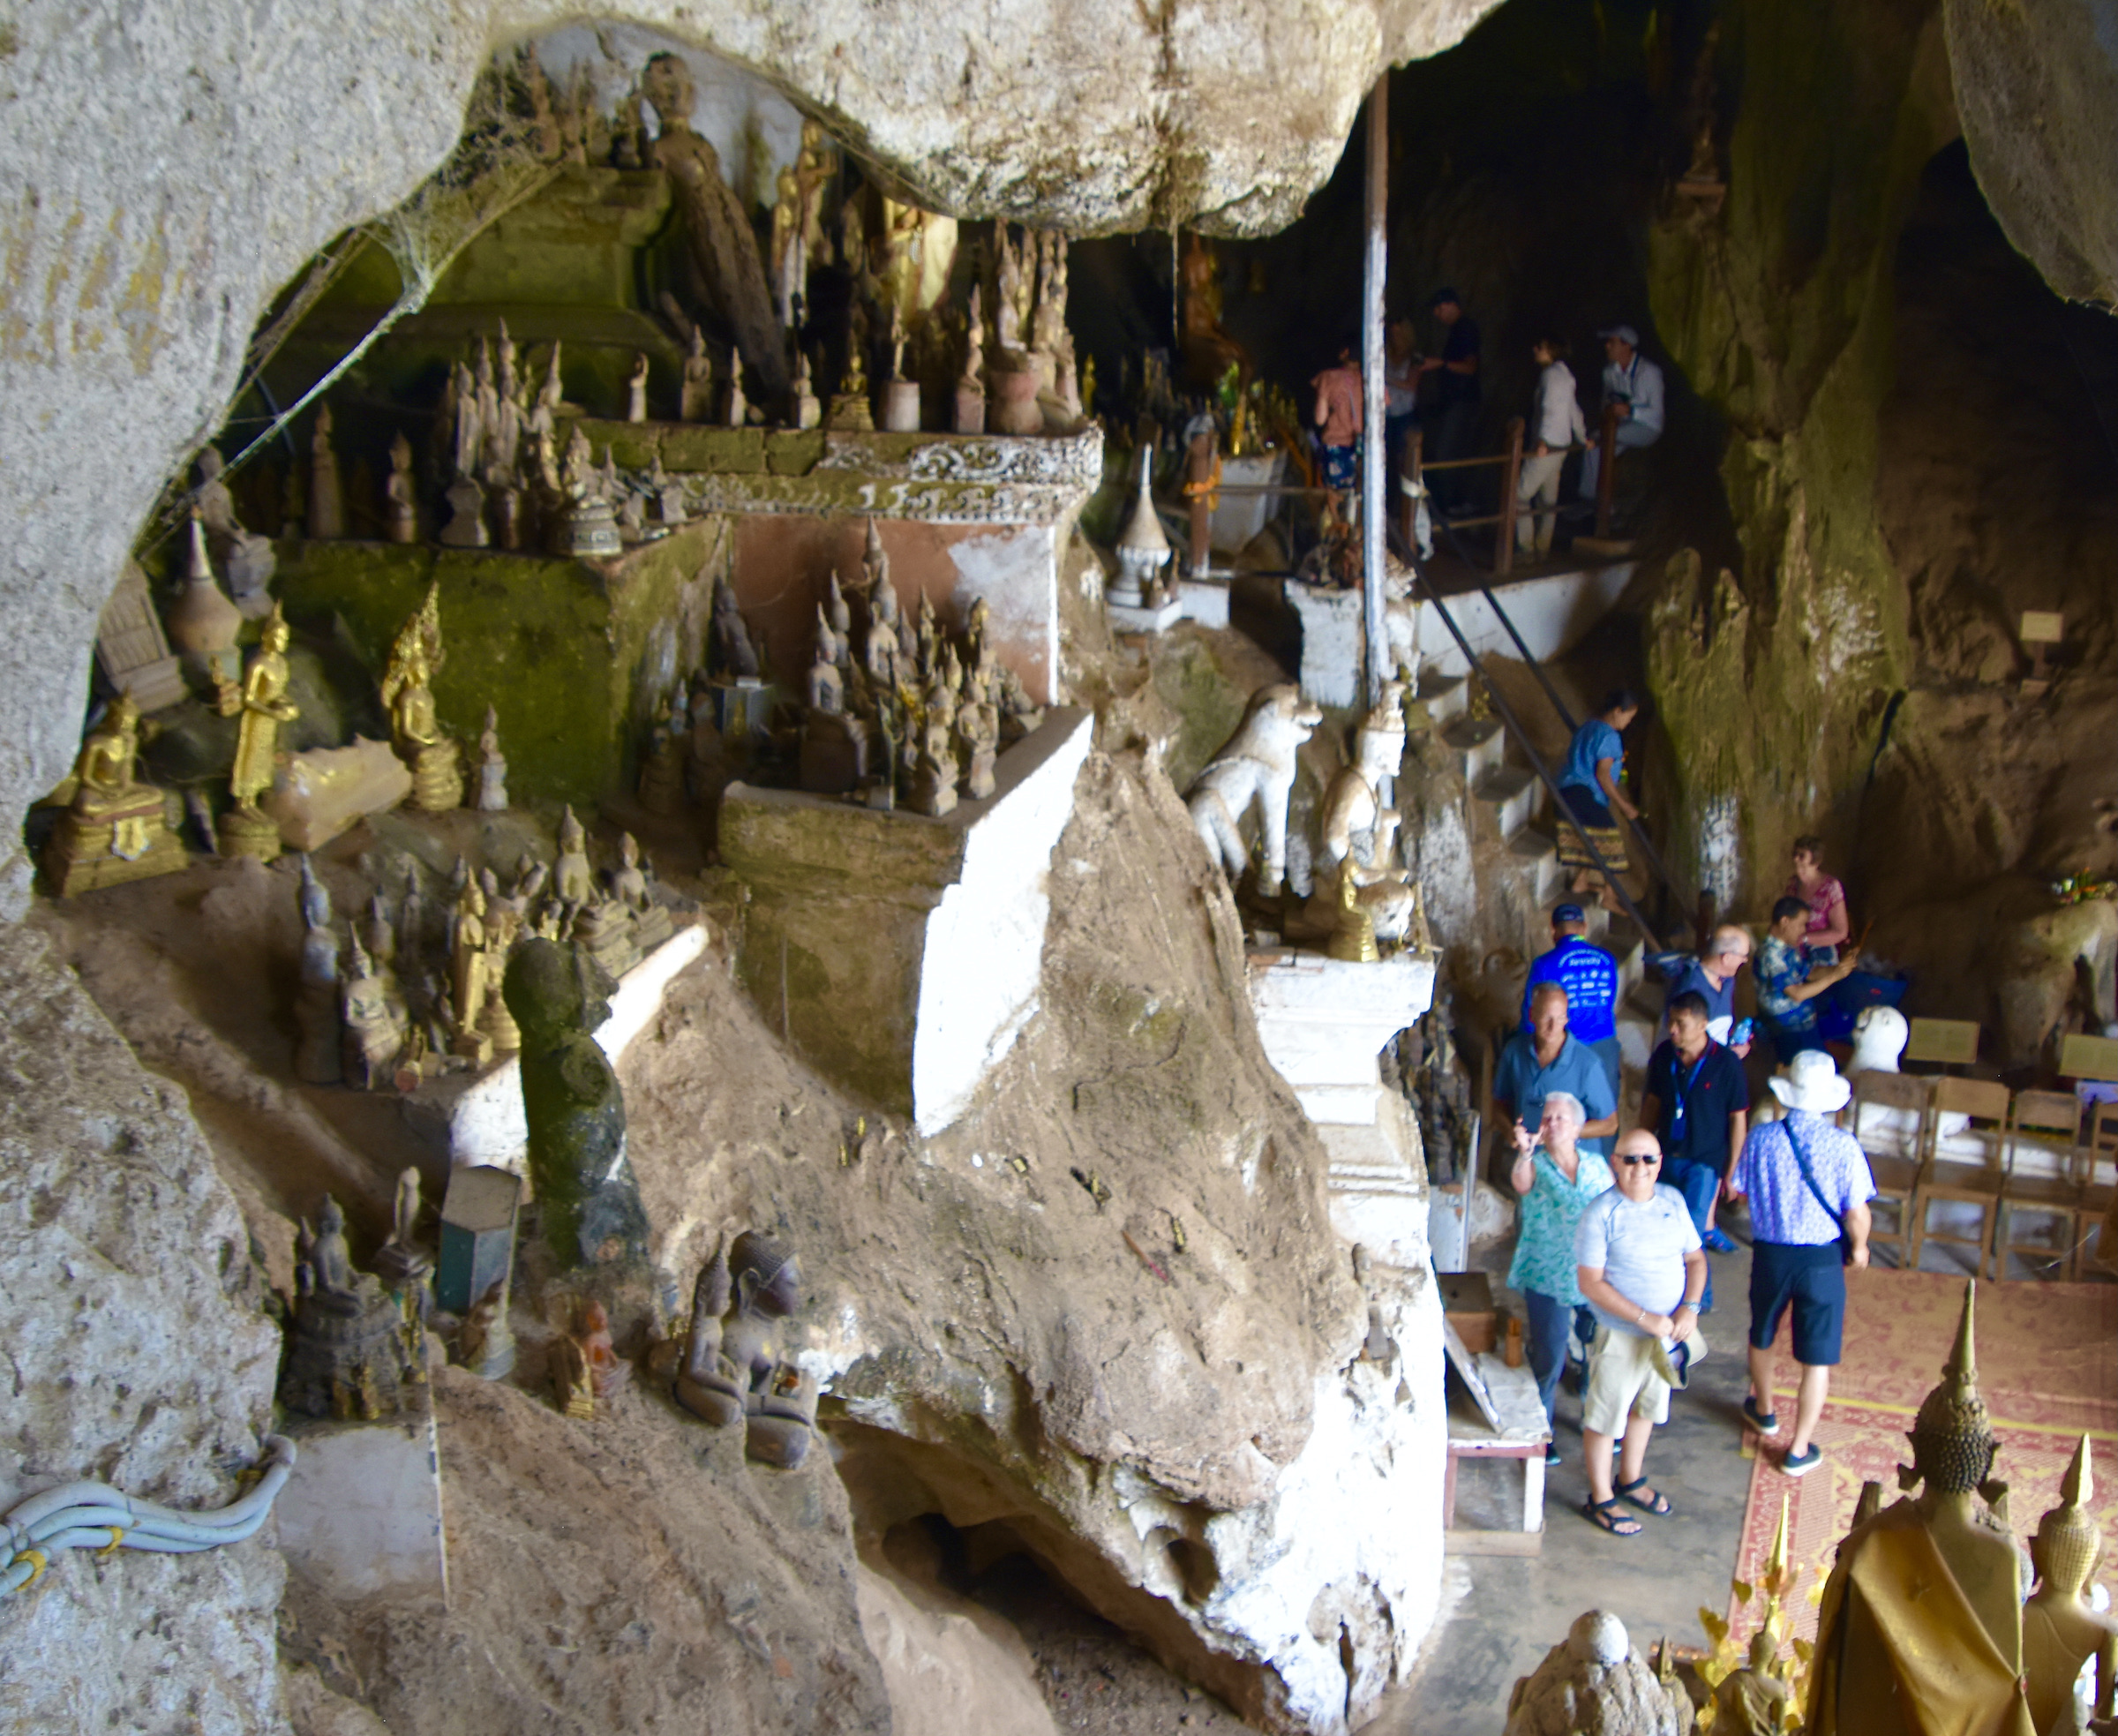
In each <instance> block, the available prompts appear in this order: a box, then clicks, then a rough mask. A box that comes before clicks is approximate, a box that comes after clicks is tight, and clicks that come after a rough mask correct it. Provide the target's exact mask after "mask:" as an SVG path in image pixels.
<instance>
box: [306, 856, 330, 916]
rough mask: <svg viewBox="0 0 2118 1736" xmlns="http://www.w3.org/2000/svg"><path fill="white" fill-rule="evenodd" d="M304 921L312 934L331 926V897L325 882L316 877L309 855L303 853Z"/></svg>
mask: <svg viewBox="0 0 2118 1736" xmlns="http://www.w3.org/2000/svg"><path fill="white" fill-rule="evenodd" d="M301 898H302V921H303V922H304V924H305V925H306V926H307V927H308V928H309V930H310V931H311V932H312V933H314V932H315V931H316V930H317V929H319V928H329V927H330V926H331V895H330V893H328V892H327V891H325V890H324V885H323V882H321V881H320V880H319V879H318V878H317V877H316V869H315V868H313V867H312V865H311V863H310V860H309V853H308V852H307V851H305V850H304V852H303V853H302V894H301Z"/></svg>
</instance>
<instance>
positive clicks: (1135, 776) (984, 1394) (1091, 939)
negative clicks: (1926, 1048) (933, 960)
mask: <svg viewBox="0 0 2118 1736" xmlns="http://www.w3.org/2000/svg"><path fill="white" fill-rule="evenodd" d="M1075 801H1076V806H1075V813H1074V817H1073V819H1072V821H1071V823H1070V825H1069V827H1068V829H1067V830H1066V832H1065V833H1064V835H1063V838H1062V839H1061V841H1060V844H1059V845H1058V848H1057V849H1056V850H1055V853H1054V855H1053V862H1052V870H1051V897H1052V914H1051V921H1050V928H1049V929H1048V935H1047V939H1046V943H1045V951H1044V967H1043V972H1042V977H1041V986H1040V998H1041V1003H1042V1006H1043V1009H1044V1011H1043V1012H1042V1013H1041V1015H1040V1016H1039V1017H1038V1018H1034V1019H1033V1020H1032V1021H1031V1022H1030V1023H1029V1024H1028V1026H1026V1027H1025V1030H1024V1033H1023V1034H1022V1036H1021V1037H1020V1038H1019V1039H1018V1042H1017V1044H1016V1046H1015V1048H1014V1049H1013V1050H1012V1051H1011V1052H1010V1055H1009V1056H1008V1057H1007V1059H1006V1060H1005V1061H1004V1062H1003V1063H1001V1064H1000V1066H999V1067H998V1068H997V1069H996V1070H995V1072H994V1074H993V1075H992V1077H991V1078H989V1079H988V1082H987V1084H986V1085H985V1086H984V1087H982V1088H981V1090H980V1093H979V1094H978V1095H977V1096H976V1097H974V1098H973V1101H972V1102H971V1105H970V1107H969V1108H968V1109H967V1110H966V1112H965V1115H964V1116H963V1117H962V1118H961V1119H960V1120H959V1121H958V1123H956V1124H954V1125H953V1126H951V1127H950V1129H949V1130H948V1131H946V1132H944V1133H942V1134H939V1135H936V1136H935V1137H934V1138H932V1139H925V1140H920V1139H918V1138H916V1136H913V1135H910V1134H908V1133H906V1132H904V1131H899V1130H897V1129H895V1128H892V1129H889V1130H884V1129H882V1128H878V1127H877V1126H876V1124H875V1122H874V1121H873V1119H872V1118H871V1119H869V1120H868V1121H867V1122H866V1123H865V1124H862V1122H861V1121H860V1110H859V1109H858V1108H857V1106H855V1105H853V1104H852V1103H849V1102H846V1101H844V1100H842V1099H839V1098H837V1096H836V1095H835V1094H834V1093H831V1092H830V1091H829V1090H828V1089H827V1088H826V1087H825V1086H822V1084H820V1083H819V1082H818V1081H817V1080H816V1078H815V1076H814V1075H812V1074H809V1073H807V1071H806V1070H804V1069H802V1068H801V1067H800V1065H799V1063H796V1062H794V1061H792V1059H791V1058H790V1057H789V1056H788V1055H787V1054H786V1052H785V1049H784V1048H782V1047H781V1046H780V1045H779V1043H778V1041H777V1026H776V1025H774V1024H773V1023H772V1021H771V1020H770V1018H762V1017H761V1016H760V1014H759V1012H758V1011H757V1009H756V1008H755V1006H754V1005H753V1004H752V1003H751V1002H750V1001H749V1000H748V998H747V996H745V995H744V993H743V991H742V990H741V989H740V988H739V987H738V986H737V985H736V984H735V983H734V982H732V981H730V980H728V979H727V978H726V977H725V976H724V975H722V974H721V973H718V972H716V971H707V972H704V973H700V974H698V975H695V976H692V977H687V978H686V979H684V980H682V981H680V982H679V983H678V984H677V985H676V986H675V988H674V989H673V990H672V997H671V999H670V1000H669V1002H668V1003H665V1010H664V1014H663V1018H662V1020H661V1022H660V1025H659V1026H657V1030H656V1031H655V1032H654V1033H652V1034H651V1035H650V1036H649V1037H643V1038H642V1040H641V1041H639V1042H638V1043H636V1044H635V1046H634V1048H632V1049H631V1050H630V1051H628V1053H627V1057H626V1059H625V1061H624V1063H622V1065H621V1068H620V1074H621V1077H622V1078H623V1080H624V1084H625V1089H626V1098H627V1114H628V1122H629V1126H630V1130H631V1142H630V1146H629V1150H630V1153H631V1156H632V1160H633V1162H634V1164H635V1168H636V1169H637V1171H638V1174H639V1177H640V1185H641V1191H642V1198H643V1200H644V1202H645V1204H646V1206H647V1211H648V1217H649V1221H650V1223H652V1224H654V1225H655V1226H656V1227H657V1233H658V1234H659V1235H660V1236H662V1237H663V1238H664V1239H663V1241H662V1242H661V1243H660V1244H658V1245H657V1246H656V1247H655V1248H654V1250H653V1253H654V1257H655V1258H656V1259H657V1260H658V1261H659V1262H660V1263H661V1264H663V1265H665V1266H668V1267H670V1268H672V1269H673V1270H677V1271H689V1270H693V1269H695V1267H696V1266H697V1265H698V1263H699V1262H700V1261H701V1260H702V1259H703V1258H704V1257H705V1256H706V1255H707V1254H708V1252H709V1251H710V1249H711V1247H712V1245H713V1242H714V1238H715V1236H717V1234H718V1233H719V1232H720V1230H721V1229H722V1227H724V1226H740V1225H741V1224H745V1223H751V1222H765V1223H771V1222H782V1221H784V1222H786V1223H791V1224H800V1225H802V1226H803V1229H802V1235H803V1246H804V1253H805V1260H804V1278H805V1288H806V1289H807V1290H808V1292H809V1294H810V1297H811V1300H810V1302H809V1304H808V1306H807V1309H806V1310H805V1312H804V1319H805V1320H806V1321H807V1324H808V1330H809V1331H810V1333H811V1334H812V1336H811V1341H810V1344H809V1347H808V1348H807V1349H806V1350H803V1351H801V1352H800V1354H799V1356H798V1360H799V1361H800V1364H801V1365H802V1366H803V1367H805V1368H814V1369H815V1370H817V1371H818V1372H823V1373H828V1374H829V1375H830V1390H831V1392H832V1394H833V1395H834V1397H835V1398H836V1399H837V1400H839V1401H842V1402H843V1409H844V1415H845V1418H846V1420H845V1421H843V1422H839V1423H836V1424H831V1427H832V1431H833V1433H834V1435H835V1437H836V1440H837V1446H838V1447H839V1449H840V1454H841V1455H842V1469H843V1470H844V1473H845V1476H846V1477H847V1479H848V1481H849V1484H851V1485H852V1488H853V1490H854V1494H855V1505H856V1508H857V1510H858V1511H859V1512H860V1514H861V1520H862V1523H863V1524H864V1525H865V1526H867V1527H871V1528H873V1529H878V1530H886V1529H888V1528H889V1527H890V1525H891V1524H893V1523H897V1522H902V1521H906V1520H910V1519H912V1518H913V1517H915V1516H917V1515H919V1514H927V1513H939V1514H942V1515H943V1517H945V1518H946V1519H947V1520H948V1521H949V1522H950V1523H951V1524H953V1525H955V1526H957V1527H958V1528H959V1529H965V1530H974V1531H976V1532H977V1533H978V1534H979V1535H980V1537H983V1538H985V1539H988V1540H990V1543H991V1545H992V1548H993V1551H994V1552H1005V1551H1006V1549H1008V1548H1010V1547H1026V1548H1028V1549H1030V1550H1032V1551H1033V1552H1035V1553H1036V1554H1037V1555H1039V1556H1040V1557H1041V1558H1042V1559H1045V1560H1046V1561H1048V1562H1049V1563H1051V1564H1052V1565H1053V1567H1054V1568H1055V1570H1056V1571H1057V1572H1058V1573H1059V1574H1061V1575H1062V1576H1063V1578H1064V1579H1065V1580H1066V1581H1067V1582H1069V1583H1070V1585H1071V1586H1073V1587H1074V1588H1075V1589H1077V1590H1078V1591H1079V1592H1080V1593H1081V1595H1083V1596H1084V1597H1085V1598H1086V1599H1087V1600H1088V1601H1089V1602H1090V1603H1091V1604H1093V1605H1094V1606H1095V1607H1096V1608H1098V1609H1099V1610H1100V1611H1101V1612H1103V1613H1104V1614H1105V1615H1107V1616H1108V1617H1109V1618H1110V1619H1111V1620H1114V1621H1116V1622H1118V1623H1119V1624H1120V1625H1122V1626H1123V1627H1126V1628H1127V1629H1129V1630H1130V1632H1132V1633H1133V1634H1135V1635H1138V1637H1139V1638H1140V1639H1141V1640H1142V1642H1144V1643H1145V1645H1146V1646H1147V1647H1148V1648H1149V1649H1150V1650H1153V1652H1155V1653H1156V1654H1157V1655H1158V1656H1159V1657H1161V1658H1163V1659H1164V1660H1165V1661H1166V1662H1168V1663H1169V1664H1170V1665H1172V1666H1173V1667H1175V1669H1176V1670H1177V1671H1178V1672H1180V1673H1182V1674H1183V1675H1185V1676H1187V1677H1189V1678H1190V1679H1191V1680H1196V1681H1198V1682H1199V1683H1200V1684H1201V1685H1202V1686H1204V1687H1208V1688H1210V1689H1212V1690H1213V1692H1215V1693H1217V1694H1219V1695H1221V1696H1222V1697H1223V1698H1224V1699H1226V1700H1227V1701H1228V1702H1229V1703H1230V1704H1231V1705H1233V1706H1235V1707H1236V1708H1237V1709H1238V1710H1241V1711H1242V1712H1243V1715H1244V1716H1245V1717H1249V1718H1250V1719H1251V1720H1252V1721H1253V1722H1255V1723H1258V1724H1259V1725H1263V1726H1264V1727H1266V1728H1268V1729H1273V1730H1279V1731H1286V1732H1313V1733H1314V1736H1341V1732H1343V1731H1344V1730H1345V1729H1346V1728H1347V1727H1348V1713H1349V1711H1350V1713H1351V1715H1352V1719H1353V1722H1355V1723H1358V1722H1359V1721H1361V1719H1362V1717H1364V1716H1365V1715H1366V1712H1367V1710H1368V1709H1370V1708H1371V1707H1372V1706H1373V1704H1374V1703H1375V1702H1376V1700H1377V1699H1378V1696H1379V1695H1380V1693H1381V1691H1382V1690H1383V1689H1384V1687H1386V1686H1387V1684H1388V1682H1389V1680H1390V1678H1391V1676H1392V1674H1393V1672H1395V1671H1396V1670H1399V1669H1401V1668H1402V1667H1403V1666H1404V1665H1406V1664H1407V1663H1408V1662H1409V1659H1410V1655H1411V1653H1412V1652H1413V1651H1414V1650H1416V1647H1417V1645H1418V1642H1419V1640H1420V1638H1421V1637H1422V1636H1423V1634H1424V1633H1425V1631H1426V1629H1427V1627H1428V1626H1429V1625H1430V1624H1431V1620H1432V1619H1433V1614H1434V1610H1435V1606H1436V1603H1437V1601H1438V1593H1439V1557H1440V1537H1439V1531H1438V1525H1439V1518H1438V1507H1437V1504H1436V1502H1435V1500H1434V1499H1433V1492H1434V1491H1435V1490H1436V1489H1437V1488H1438V1485H1439V1481H1440V1477H1441V1470H1442V1454H1443V1450H1444V1442H1445V1434H1444V1424H1443V1421H1442V1415H1441V1407H1440V1394H1441V1390H1442V1375H1441V1369H1440V1366H1439V1362H1440V1352H1439V1340H1440V1329H1439V1323H1438V1320H1437V1319H1434V1318H1432V1313H1433V1311H1434V1310H1436V1309H1437V1308H1438V1302H1437V1300H1436V1298H1435V1296H1434V1294H1433V1291H1432V1288H1431V1275H1430V1274H1426V1273H1424V1272H1421V1273H1416V1274H1383V1273H1381V1272H1380V1271H1379V1270H1371V1274H1370V1277H1371V1287H1370V1289H1369V1290H1368V1292H1367V1293H1366V1294H1363V1289H1361V1288H1358V1287H1356V1283H1355V1281H1354V1275H1353V1262H1352V1260H1351V1259H1350V1257H1349V1251H1348V1249H1347V1248H1346V1247H1345V1245H1344V1244H1342V1243H1341V1241H1340V1239H1339V1237H1338V1236H1337V1235H1336V1234H1335V1233H1334V1232H1333V1229H1332V1226H1331V1222H1330V1217H1329V1205H1328V1201H1327V1199H1326V1168H1327V1163H1326V1153H1325V1150H1324V1147H1323V1146H1322V1144H1321V1142H1320V1140H1319V1139H1318V1135H1317V1133H1316V1131H1315V1130H1314V1129H1313V1128H1311V1126H1310V1125H1309V1124H1308V1123H1307V1122H1306V1121H1305V1120H1304V1118H1303V1116H1302V1115H1301V1113H1300V1110H1299V1108H1298V1106H1297V1105H1296V1103H1295V1101H1293V1098H1292V1096H1291V1094H1290V1093H1288V1090H1287V1087H1286V1086H1284V1084H1282V1083H1281V1080H1280V1079H1279V1078H1278V1077H1277V1075H1276V1074H1274V1073H1273V1071H1272V1070H1271V1067H1270V1064H1269V1063H1267V1062H1266V1060H1265V1058H1264V1056H1263V1054H1262V1052H1261V1050H1260V1049H1259V1048H1258V1041H1257V1037H1256V1035H1255V1027H1254V1026H1252V1024H1251V1020H1250V1018H1249V1017H1248V1015H1247V1013H1246V1012H1244V1011H1243V1005H1244V996H1245V991H1244V989H1243V962H1242V954H1241V948H1240V939H1239V935H1238V931H1237V927H1236V923H1235V909H1234V906H1233V904H1232V902H1231V901H1230V899H1229V898H1228V893H1227V891H1226V888H1225V886H1224V885H1223V884H1222V883H1221V882H1220V877H1219V876H1218V873H1217V872H1216V870H1214V869H1213V867H1212V866H1211V864H1210V863H1209V862H1208V861H1207V860H1206V856H1205V851H1204V850H1203V849H1201V848H1200V847H1199V846H1198V843H1197V840H1196V838H1194V837H1193V835H1192V833H1191V830H1190V825H1189V823H1188V820H1187V816H1186V815H1185V813H1184V810H1183V807H1182V806H1181V805H1180V804H1179V803H1178V801H1177V800H1176V798H1175V793H1174V791H1173V790H1172V789H1171V787H1170V786H1169V785H1168V782H1167V781H1166V780H1165V779H1163V778H1161V777H1160V775H1159V774H1157V773H1154V772H1152V771H1148V770H1145V768H1143V767H1142V766H1141V765H1140V764H1139V763H1138V762H1137V761H1131V760H1125V759H1112V758H1106V757H1104V756H1101V755H1091V756H1090V759H1089V761H1088V763H1087V764H1086V766H1085V769H1084V770H1083V772H1082V774H1081V777H1080V779H1079V782H1078V785H1077V789H1076V797H1075ZM812 967H813V966H811V965H810V963H809V962H808V961H807V959H806V958H804V957H803V956H802V955H801V954H800V952H799V951H792V953H791V959H790V968H791V969H792V970H798V971H802V970H808V969H810V968H812ZM1406 1137H1407V1138H1408V1139H1409V1141H1410V1142H1411V1145H1412V1146H1413V1148H1414V1149H1416V1143H1417V1140H1416V1133H1412V1132H1410V1131H1409V1130H1407V1133H1406ZM812 1253H814V1259H813V1260H812V1259H811V1257H810V1256H811V1255H812ZM1371 1307H1372V1308H1374V1309H1375V1310H1376V1311H1377V1313H1378V1321H1379V1327H1380V1330H1379V1333H1378V1342H1379V1343H1381V1344H1382V1345H1383V1348H1384V1351H1385V1354H1384V1355H1382V1356H1370V1355H1366V1354H1363V1341H1364V1339H1365V1338H1366V1337H1367V1334H1368V1326H1369V1319H1370V1309H1371ZM804 1475H807V1472H805V1473H804ZM1348 1512H1359V1513H1361V1514H1363V1515H1365V1516H1366V1519H1367V1521H1368V1522H1365V1523H1363V1525H1361V1526H1358V1527H1349V1526H1348V1525H1346V1524H1345V1523H1344V1522H1343V1515H1344V1514H1347V1513H1348ZM985 1546H986V1545H985V1544H983V1543H981V1544H980V1547H981V1548H982V1547H985Z"/></svg>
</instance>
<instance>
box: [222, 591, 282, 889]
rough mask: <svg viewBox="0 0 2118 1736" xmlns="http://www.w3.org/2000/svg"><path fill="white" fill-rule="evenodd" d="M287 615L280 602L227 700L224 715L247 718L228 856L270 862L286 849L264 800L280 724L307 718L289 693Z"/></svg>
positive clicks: (233, 776)
mask: <svg viewBox="0 0 2118 1736" xmlns="http://www.w3.org/2000/svg"><path fill="white" fill-rule="evenodd" d="M287 642H288V632H287V618H286V616H285V615H284V614H282V612H281V610H280V606H279V605H278V604H276V603H275V604H274V605H273V609H272V613H271V615H270V616H269V617H267V620H266V622H265V633H264V636H263V638H262V639H261V640H260V641H259V645H258V649H257V651H256V652H255V654H254V655H252V658H251V659H250V665H249V667H248V668H246V669H245V670H244V672H243V685H242V687H241V688H237V689H236V690H235V691H233V692H232V693H229V694H227V695H225V696H224V697H223V699H222V705H221V714H222V716H223V717H231V718H232V717H240V718H242V719H243V722H242V725H241V728H240V729H239V730H238V732H237V736H236V763H235V769H234V770H232V771H231V772H230V773H229V780H228V781H229V794H231V795H233V796H234V797H235V799H236V805H235V806H234V807H233V808H230V809H229V811H228V812H227V813H226V814H224V815H222V816H221V825H220V838H221V853H222V855H224V856H255V857H256V858H257V859H258V860H259V861H261V862H269V861H270V860H273V858H274V857H275V856H277V855H278V854H279V853H280V829H279V827H278V826H277V825H276V824H275V823H274V822H273V821H271V820H270V819H268V818H267V817H266V815H265V814H264V813H263V811H262V810H261V809H259V807H258V798H259V796H261V795H263V794H264V793H266V792H267V790H269V789H271V788H272V782H273V773H274V762H275V760H276V758H277V755H278V749H279V737H280V725H282V724H290V723H292V722H293V721H294V720H295V719H296V718H298V717H300V716H301V711H300V710H299V708H297V706H296V705H295V704H294V703H293V702H292V701H291V700H289V698H288V697H287V680H288V669H287Z"/></svg>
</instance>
